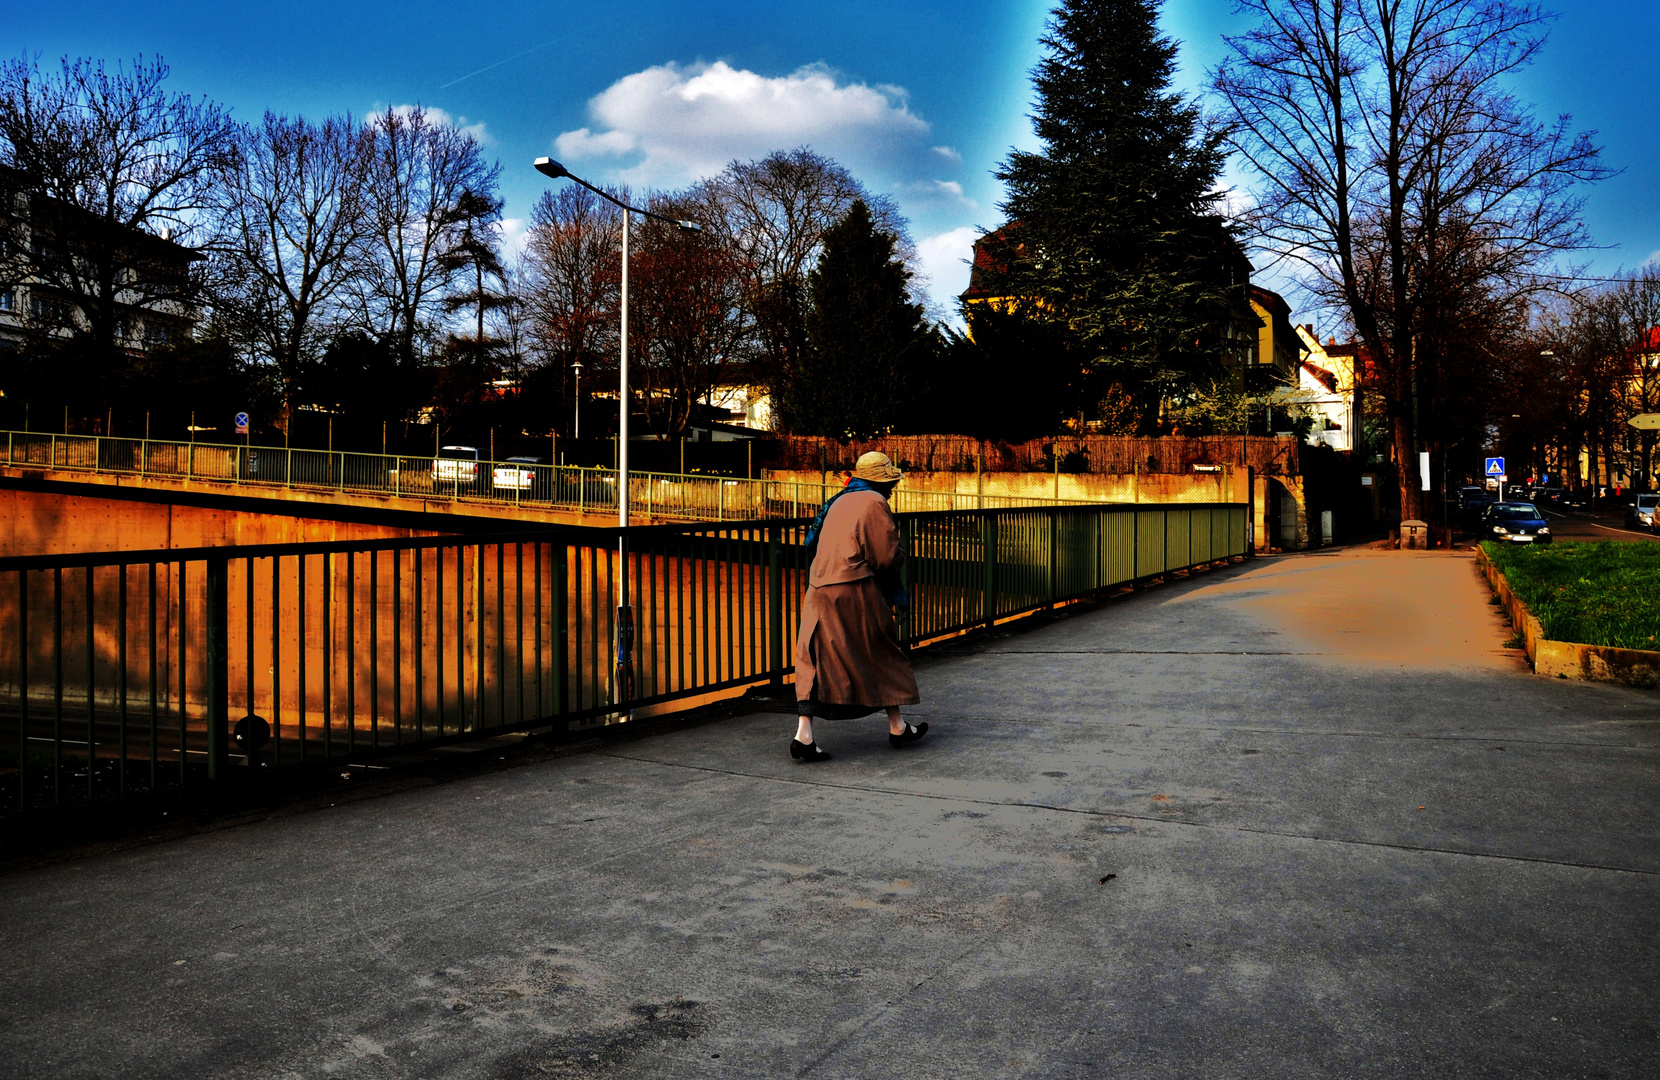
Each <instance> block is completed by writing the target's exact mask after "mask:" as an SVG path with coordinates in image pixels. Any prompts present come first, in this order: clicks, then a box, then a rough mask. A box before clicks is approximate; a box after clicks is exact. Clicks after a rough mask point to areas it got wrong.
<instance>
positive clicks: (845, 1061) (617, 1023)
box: [0, 552, 1660, 1078]
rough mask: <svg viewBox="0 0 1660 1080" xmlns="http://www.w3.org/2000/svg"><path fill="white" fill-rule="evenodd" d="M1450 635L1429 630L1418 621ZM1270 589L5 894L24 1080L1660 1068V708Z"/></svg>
mask: <svg viewBox="0 0 1660 1080" xmlns="http://www.w3.org/2000/svg"><path fill="white" fill-rule="evenodd" d="M1420 627H1422V628H1424V632H1423V633H1418V632H1417V629H1418V628H1420ZM1507 636H1508V629H1507V628H1506V627H1505V626H1504V625H1503V623H1502V621H1501V620H1500V618H1499V617H1498V616H1497V614H1496V609H1494V608H1492V607H1490V606H1489V605H1488V604H1487V602H1486V594H1485V588H1484V586H1482V585H1481V584H1480V583H1479V582H1478V579H1477V576H1476V574H1475V571H1474V569H1473V567H1472V565H1471V562H1470V560H1469V559H1467V558H1462V557H1457V556H1447V555H1439V554H1418V553H1382V552H1351V553H1344V554H1333V553H1325V554H1311V555H1306V556H1297V557H1285V558H1278V559H1272V560H1261V561H1258V562H1255V563H1248V564H1246V565H1244V566H1241V567H1235V568H1231V569H1227V570H1222V571H1217V572H1212V573H1207V574H1201V575H1197V576H1195V577H1194V578H1193V579H1192V580H1188V581H1181V582H1176V583H1173V584H1171V585H1168V586H1164V587H1161V588H1155V589H1150V590H1148V591H1145V592H1143V593H1139V594H1136V595H1133V596H1130V597H1126V598H1123V599H1120V600H1117V601H1112V602H1109V603H1105V604H1102V605H1100V606H1094V607H1088V608H1083V607H1080V608H1075V609H1072V611H1071V612H1069V613H1068V614H1067V615H1066V616H1065V617H1061V618H1058V619H1055V620H1053V621H1051V622H1048V623H1047V624H1044V625H1039V626H1035V627H1033V628H1030V629H1026V630H1022V631H1020V632H1000V633H999V634H998V635H996V636H993V637H989V638H985V639H980V640H975V641H965V642H963V643H961V644H959V645H956V646H954V647H952V648H948V649H943V650H940V651H938V652H936V653H934V654H932V655H931V656H929V657H928V658H927V659H925V660H924V661H922V662H921V663H920V664H919V668H918V675H919V679H920V681H921V684H922V687H923V694H924V698H925V702H926V704H925V705H924V706H922V707H921V708H919V709H917V710H915V713H916V715H918V716H925V717H926V718H927V719H928V720H929V721H930V722H931V724H932V725H933V726H934V730H933V732H932V733H931V734H930V736H929V737H928V739H927V740H926V741H925V742H924V743H922V744H920V745H918V746H916V747H914V748H910V749H908V750H906V751H903V752H895V751H892V750H890V749H889V748H888V747H887V745H886V740H885V738H884V737H883V735H884V727H883V725H882V723H881V722H880V721H879V720H876V719H871V720H867V721H862V722H854V723H847V724H829V723H824V724H821V725H820V741H821V742H822V743H823V744H824V745H825V746H826V747H827V748H829V749H830V750H832V751H833V752H834V753H835V754H836V755H837V760H836V761H834V762H832V763H829V764H826V765H821V766H801V765H797V764H795V763H793V762H791V761H790V760H789V758H788V756H787V754H786V752H785V747H786V744H787V741H788V738H789V734H790V731H791V729H792V728H793V719H791V718H789V717H787V716H784V715H779V714H767V713H756V714H753V715H748V716H743V717H740V718H737V719H734V720H731V721H726V722H723V723H720V724H716V725H712V726H706V727H701V728H696V729H690V730H685V731H680V732H676V733H673V734H669V735H664V736H661V737H656V738H651V739H646V740H642V741H639V742H635V743H632V744H628V745H626V746H620V747H616V748H612V749H610V750H608V751H605V752H600V753H593V754H585V755H580V756H575V757H570V758H564V759H560V760H555V761H551V762H543V763H539V764H534V765H527V766H524V767H521V768H515V769H510V770H507V771H503V772H499V773H494V774H491V775H487V776H478V777H473V778H470V779H466V780H460V781H456V782H453V783H449V784H445V785H442V786H438V787H433V788H427V789H423V790H418V791H412V792H405V793H402V794H397V795H393V796H389V797H387V798H382V799H376V800H371V801H365V802H359V803H355V804H351V805H342V806H338V807H334V808H330V809H325V810H320V811H317V812H315V813H309V814H304V815H299V816H291V817H285V818H280V819H273V820H268V821H263V822H258V823H254V824H249V825H245V826H241V827H238V828H234V829H227V830H224V831H221V832H217V833H212V834H208V835H203V836H198V837H194V838H191V839H188V840H182V841H175V842H170V843H166V844H160V845H156V846H152V847H148V848H143V849H138V850H132V851H127V852H123V853H119V854H114V855H108V856H100V857H95V858H88V859H83V860H80V861H75V862H68V863H64V864H60V865H57V866H51V867H45V868H41V869H36V870H30V871H25V872H19V873H16V874H13V875H11V876H9V877H7V878H5V879H0V911H4V912H5V915H4V916H3V917H0V949H3V950H4V955H5V957H6V976H5V978H4V980H0V1015H3V1016H4V1017H5V1021H4V1023H3V1024H0V1062H4V1063H5V1064H4V1065H3V1066H0V1072H4V1073H5V1074H7V1075H15V1076H65V1077H93V1076H99V1077H103V1076H121V1077H133V1078H137V1077H171V1076H190V1077H221V1076H222V1077H290V1076H292V1077H322V1076H344V1077H480V1078H484V1077H490V1078H494V1077H540V1076H567V1077H586V1076H595V1077H601V1076H603V1077H611V1076H616V1077H686V1076H733V1077H785V1076H815V1077H875V1076H890V1075H909V1076H916V1077H987V1076H1031V1077H1080V1078H1083V1077H1109V1076H1110V1077H1178V1076H1180V1077H1335V1076H1362V1075H1375V1076H1387V1077H1399V1076H1437V1077H1440V1076H1491V1077H1507V1078H1508V1077H1550V1078H1562V1077H1646V1076H1653V1075H1656V1074H1657V1073H1660V978H1657V976H1660V940H1657V934H1656V926H1660V810H1657V807H1660V752H1657V751H1660V698H1657V697H1656V696H1655V695H1653V694H1648V693H1643V692H1640V691H1634V690H1629V689H1625V688H1621V687H1614V686H1604V685H1594V684H1581V683H1570V682H1558V681H1551V680H1545V679H1539V678H1537V677H1535V676H1533V675H1531V674H1530V673H1528V672H1526V670H1525V668H1523V666H1522V665H1521V663H1520V661H1519V659H1518V655H1517V653H1515V652H1514V651H1512V650H1505V649H1503V648H1502V647H1501V643H1502V641H1503V639H1504V638H1505V637H1507Z"/></svg>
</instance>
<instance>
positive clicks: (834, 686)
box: [790, 451, 928, 762]
mask: <svg viewBox="0 0 1660 1080" xmlns="http://www.w3.org/2000/svg"><path fill="white" fill-rule="evenodd" d="M903 475H904V474H903V473H901V472H900V471H899V469H898V468H897V467H895V466H894V463H893V462H892V461H891V460H889V458H888V456H887V455H886V454H879V453H876V452H874V451H872V452H871V453H868V454H865V455H863V456H861V457H860V458H859V461H858V465H857V467H856V468H855V469H854V470H853V479H851V480H849V481H848V483H847V487H845V488H844V489H842V490H841V491H840V492H838V493H837V494H836V496H835V497H834V498H832V499H831V500H830V501H829V502H827V503H825V504H824V509H822V510H820V511H819V515H818V518H817V520H815V521H814V522H813V528H812V529H811V530H809V532H808V538H807V548H808V551H809V553H810V554H811V557H812V567H811V569H810V570H809V571H808V577H807V599H806V601H805V602H804V603H803V604H802V609H801V636H800V637H799V638H798V639H797V640H796V646H795V696H796V713H797V722H796V732H795V738H794V739H792V740H791V741H790V756H791V757H793V758H795V759H796V760H797V761H803V762H820V761H829V760H830V755H829V754H827V753H825V752H824V751H823V750H822V749H820V748H819V745H818V743H817V742H815V741H814V739H813V719H814V718H815V717H817V718H819V719H824V720H852V719H855V718H857V717H861V716H869V715H870V714H871V713H873V712H877V711H880V710H883V709H885V710H887V714H888V745H890V746H892V747H893V748H894V749H896V750H897V749H899V748H900V747H902V746H904V745H906V744H907V743H913V742H915V741H916V740H918V739H920V738H922V736H923V735H925V734H927V732H928V725H927V724H917V725H912V724H909V723H906V722H905V721H904V720H903V719H902V718H901V717H900V715H899V709H900V706H902V705H916V704H919V703H921V701H922V698H921V697H919V696H918V694H917V689H916V676H915V675H914V674H912V672H911V662H910V660H908V659H907V658H906V656H905V651H904V650H903V649H901V648H900V647H899V641H898V637H899V635H898V632H897V630H896V628H895V624H894V619H893V608H894V607H895V606H901V607H906V606H909V604H910V601H909V599H908V598H906V596H905V592H904V589H902V588H901V587H900V584H899V568H900V567H901V566H902V565H903V564H904V562H905V549H904V547H903V545H901V543H900V541H899V525H898V522H896V521H895V520H894V516H893V511H892V510H891V509H889V507H888V496H889V495H890V494H891V493H892V492H893V489H894V487H895V486H896V485H898V483H899V480H900V477H902V476H903ZM815 548H816V550H815Z"/></svg>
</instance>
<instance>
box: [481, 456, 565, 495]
mask: <svg viewBox="0 0 1660 1080" xmlns="http://www.w3.org/2000/svg"><path fill="white" fill-rule="evenodd" d="M547 466H548V459H547V458H545V457H510V458H508V459H507V460H506V461H504V462H502V463H501V464H500V465H497V466H496V467H495V469H494V470H492V472H491V473H490V483H491V485H492V486H493V487H494V488H495V489H496V490H497V491H511V492H514V493H516V494H518V495H521V496H524V495H537V496H538V497H539V492H540V490H541V489H542V488H545V487H547V482H548V480H549V479H551V477H550V475H549V472H548V467H547ZM539 481H540V482H539Z"/></svg>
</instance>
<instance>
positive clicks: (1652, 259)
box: [1643, 251, 1660, 266]
mask: <svg viewBox="0 0 1660 1080" xmlns="http://www.w3.org/2000/svg"><path fill="white" fill-rule="evenodd" d="M1656 263H1660V251H1651V252H1649V253H1648V258H1646V259H1644V260H1643V265H1644V266H1653V265H1655V264H1656Z"/></svg>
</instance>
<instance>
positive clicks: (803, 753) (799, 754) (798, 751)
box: [790, 739, 830, 765]
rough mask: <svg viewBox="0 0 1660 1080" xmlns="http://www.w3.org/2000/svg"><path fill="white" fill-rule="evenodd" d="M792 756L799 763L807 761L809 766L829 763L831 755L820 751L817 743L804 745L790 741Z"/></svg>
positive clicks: (794, 740) (796, 741)
mask: <svg viewBox="0 0 1660 1080" xmlns="http://www.w3.org/2000/svg"><path fill="white" fill-rule="evenodd" d="M790 756H791V757H793V758H795V759H796V760H797V761H805V762H807V763H808V764H809V765H811V764H812V763H814V762H816V761H829V760H830V755H829V754H826V753H825V752H824V751H823V750H820V749H819V745H818V743H816V742H810V743H804V742H800V741H798V740H796V739H791V740H790Z"/></svg>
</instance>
